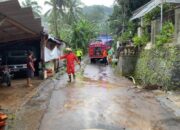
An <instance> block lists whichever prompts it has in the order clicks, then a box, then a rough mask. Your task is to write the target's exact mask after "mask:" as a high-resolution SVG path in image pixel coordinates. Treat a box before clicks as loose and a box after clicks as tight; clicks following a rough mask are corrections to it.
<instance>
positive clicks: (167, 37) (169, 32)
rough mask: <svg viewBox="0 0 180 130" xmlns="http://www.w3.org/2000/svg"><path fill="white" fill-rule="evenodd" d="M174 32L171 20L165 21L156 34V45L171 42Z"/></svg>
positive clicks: (159, 45)
mask: <svg viewBox="0 0 180 130" xmlns="http://www.w3.org/2000/svg"><path fill="white" fill-rule="evenodd" d="M173 33H174V25H173V24H172V23H171V22H166V23H165V24H164V25H163V27H162V31H161V33H160V35H157V36H156V47H161V46H163V45H164V44H166V43H169V42H172V39H173Z"/></svg>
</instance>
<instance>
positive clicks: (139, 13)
mask: <svg viewBox="0 0 180 130" xmlns="http://www.w3.org/2000/svg"><path fill="white" fill-rule="evenodd" d="M161 3H175V4H177V3H180V0H151V1H150V2H148V3H147V4H145V5H143V6H142V7H140V8H139V9H137V10H136V11H135V12H134V13H133V16H132V18H131V20H134V19H137V18H141V17H143V16H144V15H145V14H147V13H149V12H150V11H151V10H153V9H154V8H156V7H157V6H158V5H160V4H161Z"/></svg>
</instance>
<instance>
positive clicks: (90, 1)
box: [19, 0, 114, 13]
mask: <svg viewBox="0 0 180 130" xmlns="http://www.w3.org/2000/svg"><path fill="white" fill-rule="evenodd" d="M19 1H20V2H22V1H23V0H19ZM36 1H37V2H38V3H39V5H41V6H42V7H43V13H44V12H46V11H47V10H48V7H47V6H44V2H45V1H46V0H36ZM81 1H82V2H83V3H84V4H85V5H105V6H109V7H110V6H112V5H113V3H114V0H81Z"/></svg>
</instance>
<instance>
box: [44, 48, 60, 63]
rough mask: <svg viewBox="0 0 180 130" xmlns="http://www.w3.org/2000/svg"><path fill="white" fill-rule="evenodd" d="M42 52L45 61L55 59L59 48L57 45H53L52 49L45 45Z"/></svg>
mask: <svg viewBox="0 0 180 130" xmlns="http://www.w3.org/2000/svg"><path fill="white" fill-rule="evenodd" d="M44 53H45V62H48V61H51V60H54V59H57V58H59V56H60V54H61V53H60V50H59V49H58V48H57V47H55V48H54V49H53V50H50V49H48V48H47V47H45V50H44Z"/></svg>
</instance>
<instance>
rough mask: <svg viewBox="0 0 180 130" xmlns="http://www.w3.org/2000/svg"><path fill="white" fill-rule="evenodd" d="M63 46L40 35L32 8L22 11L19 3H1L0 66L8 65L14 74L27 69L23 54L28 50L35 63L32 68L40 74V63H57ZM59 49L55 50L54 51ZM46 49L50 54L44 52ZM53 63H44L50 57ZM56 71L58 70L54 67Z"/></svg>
mask: <svg viewBox="0 0 180 130" xmlns="http://www.w3.org/2000/svg"><path fill="white" fill-rule="evenodd" d="M63 43H64V42H63V41H62V40H59V39H57V38H54V37H52V36H49V35H48V34H47V33H44V32H43V27H42V25H41V19H40V18H35V17H34V15H33V12H32V8H31V7H25V8H22V7H21V6H20V4H19V2H18V0H5V1H0V62H1V64H4V65H8V66H9V67H10V69H11V70H12V71H13V72H17V71H18V72H19V70H22V71H24V70H25V69H26V67H27V66H26V54H27V51H29V50H31V51H33V52H34V55H35V57H36V58H37V61H36V63H35V67H36V70H37V72H36V73H37V74H38V72H39V62H40V61H41V62H42V63H43V64H46V63H47V62H53V63H54V64H55V61H54V60H55V59H57V57H58V54H57V53H59V52H57V53H56V54H55V53H54V52H55V51H54V49H55V50H57V51H58V50H59V48H60V47H61V46H60V45H62V44H63ZM57 48H58V49H57ZM47 49H49V51H48V52H49V53H51V54H47V52H46V51H45V50H47ZM52 54H54V55H53V56H54V57H53V59H52V58H51V59H49V60H48V61H47V60H45V59H47V58H46V56H47V55H52ZM53 68H54V69H57V66H56V65H54V66H53ZM54 69H53V70H54Z"/></svg>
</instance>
